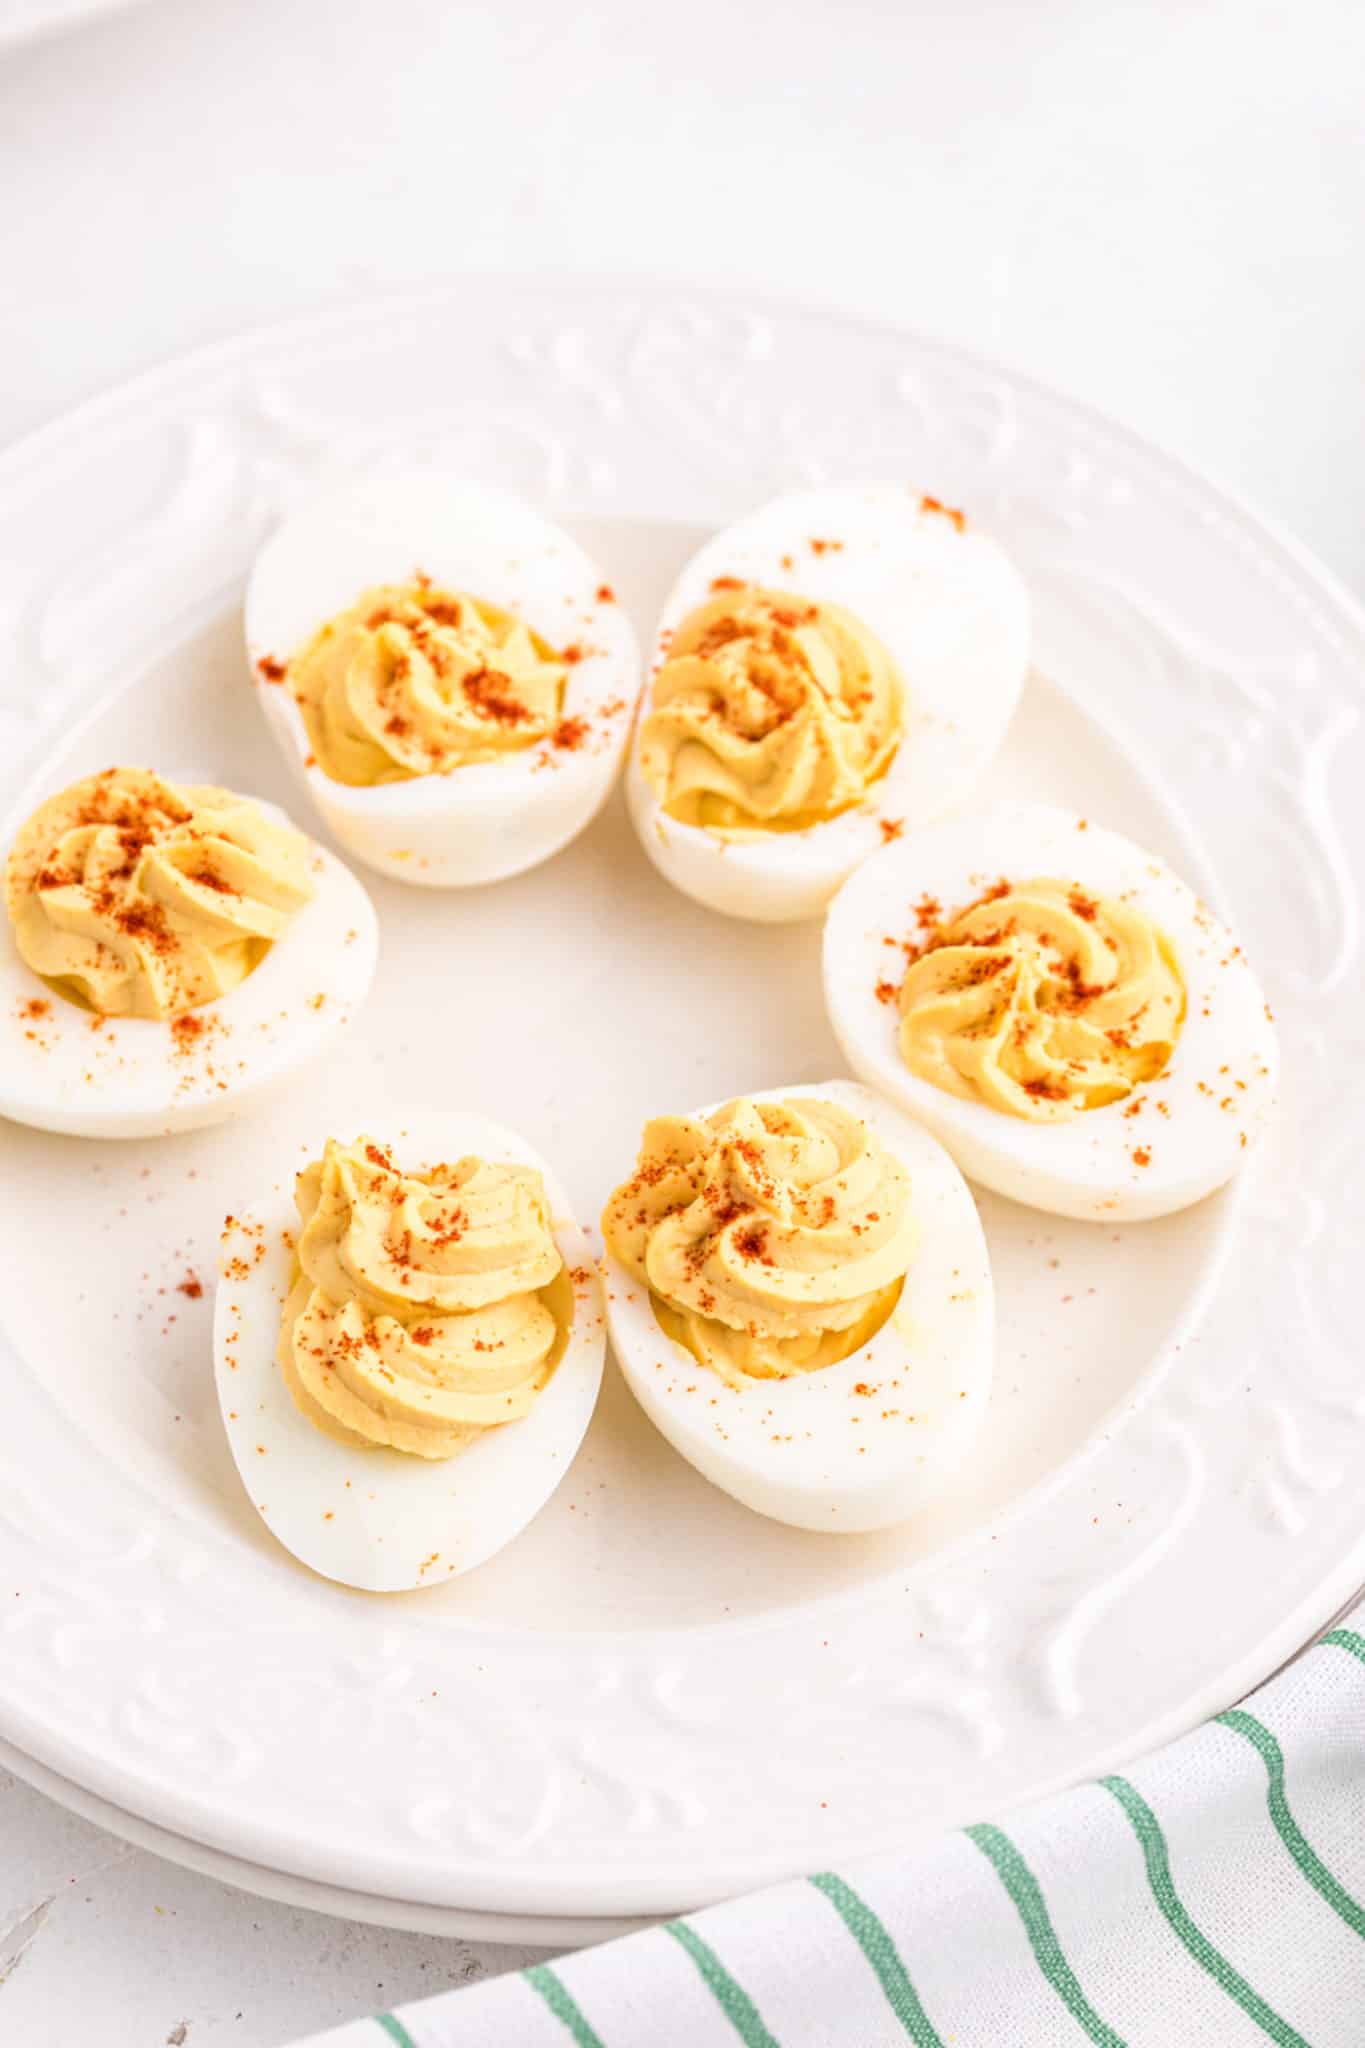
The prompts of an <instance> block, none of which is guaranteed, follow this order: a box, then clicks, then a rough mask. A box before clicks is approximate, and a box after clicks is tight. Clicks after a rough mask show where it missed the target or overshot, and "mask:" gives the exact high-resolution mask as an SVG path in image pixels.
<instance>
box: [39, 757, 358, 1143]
mask: <svg viewBox="0 0 1365 2048" xmlns="http://www.w3.org/2000/svg"><path fill="white" fill-rule="evenodd" d="M33 808H34V799H33V798H32V796H26V797H25V799H24V800H23V802H22V803H21V804H20V805H19V807H18V808H17V810H16V813H15V815H14V817H13V818H12V819H11V820H10V828H9V831H8V833H7V835H6V843H8V842H9V841H11V840H12V839H13V837H14V832H15V830H16V829H17V826H18V824H19V823H20V822H21V820H22V819H23V818H24V817H26V816H27V815H28V813H29V811H31V810H32V809H33ZM260 808H261V809H262V810H263V811H265V812H267V813H269V814H270V815H271V816H273V817H275V818H277V819H278V820H279V821H280V822H281V823H283V824H290V823H292V821H291V820H289V819H287V818H286V817H285V816H284V813H283V812H281V811H279V810H277V809H276V807H275V806H274V805H273V804H266V803H262V804H261V806H260ZM311 871H312V879H313V883H314V888H315V892H316V893H315V894H314V896H313V897H312V899H311V901H309V902H308V903H305V904H304V906H303V908H302V909H301V910H300V911H298V913H297V914H296V915H295V916H294V918H293V919H292V920H291V921H290V923H289V925H288V926H287V927H286V929H285V932H284V934H283V936H282V937H281V938H279V939H277V940H276V942H275V944H274V945H273V946H272V947H271V948H270V951H269V952H268V953H267V954H266V956H265V958H264V959H263V960H262V961H261V963H260V965H259V966H258V967H256V968H255V969H254V971H253V972H252V973H251V974H249V975H248V976H247V978H246V980H245V981H244V982H242V983H240V984H239V986H238V987H236V988H235V989H232V990H230V991H229V993H228V994H227V995H224V996H219V997H217V998H216V999H215V1000H214V1001H213V1002H209V1003H202V1004H200V1006H199V1007H198V1008H197V1009H194V1010H187V1011H186V1012H185V1013H184V1014H183V1015H182V1016H181V1017H179V1018H174V1019H166V1018H148V1017H100V1016H97V1015H95V1014H94V1012H93V1011H90V1010H86V1009H83V1008H81V1007H80V1006H79V1005H78V1004H76V1003H73V1002H70V1001H68V1000H67V998H65V997H64V996H61V995H58V994H56V993H54V991H53V990H52V989H50V988H49V987H48V986H47V984H46V983H45V982H44V981H42V980H41V979H40V978H39V976H38V975H36V974H35V973H34V972H33V970H32V968H31V967H29V966H28V965H27V964H26V963H25V962H24V960H23V959H21V957H20V955H19V952H18V950H17V948H16V946H15V943H14V932H13V928H12V927H11V925H10V922H9V919H8V918H6V917H4V916H3V915H2V914H0V1116H4V1117H9V1118H11V1119H12V1121H13V1122H15V1123H20V1124H32V1125H34V1126H36V1128H37V1129H39V1130H43V1131H62V1132H66V1133H68V1134H69V1135H70V1136H73V1137H78V1138H146V1137H160V1136H165V1135H168V1134H169V1133H171V1132H173V1131H191V1130H198V1129H202V1128H203V1127H204V1126H205V1125H207V1124H217V1123H224V1122H226V1121H227V1120H228V1118H230V1117H235V1116H240V1115H241V1114H242V1113H243V1112H244V1111H246V1110H248V1109H252V1108H254V1107H255V1106H256V1105H257V1104H258V1103H259V1102H260V1101H261V1100H262V1099H264V1098H266V1097H268V1096H269V1095H270V1094H271V1093H272V1092H273V1091H274V1090H275V1089H277V1088H279V1087H280V1086H281V1085H282V1084H283V1083H284V1082H286V1081H287V1080H288V1079H289V1078H290V1077H291V1076H292V1075H294V1074H296V1073H297V1072H298V1071H299V1069H300V1068H302V1067H303V1066H305V1065H306V1064H307V1063H308V1062H309V1061H310V1060H313V1059H316V1058H317V1057H318V1055H319V1054H320V1053H321V1052H322V1051H323V1050H324V1048H325V1047H326V1045H327V1044H328V1042H329V1041H330V1040H331V1038H332V1037H333V1035H334V1034H335V1033H336V1032H337V1031H339V1030H340V1029H341V1027H342V1026H343V1025H344V1024H347V1023H349V1022H350V1019H351V1017H352V1016H353V1015H354V1013H355V1011H356V1010H357V1009H358V1008H359V1006H360V1004H361V1003H362V1002H363V1001H364V999H365V996H366V995H367V994H368V992H369V987H370V983H371V981H372V980H373V979H374V970H375V961H376V958H377V955H378V949H379V932H378V926H377V924H376V921H375V914H374V909H373V906H372V905H371V903H370V899H369V897H368V896H367V895H366V893H365V891H364V890H363V889H362V888H361V886H360V884H359V882H358V881H357V880H356V878H355V876H354V875H353V874H352V873H351V871H350V869H349V868H347V867H345V866H344V865H343V863H342V862H341V861H339V860H338V859H337V858H336V857H335V855H333V854H330V853H327V852H325V851H324V850H323V848H322V847H320V846H316V845H314V846H312V848H311Z"/></svg>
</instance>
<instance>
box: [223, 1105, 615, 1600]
mask: <svg viewBox="0 0 1365 2048" xmlns="http://www.w3.org/2000/svg"><path fill="white" fill-rule="evenodd" d="M213 1337H214V1362H215V1374H216V1379H217V1387H218V1399H219V1403H220V1405H221V1407H222V1412H223V1420H224V1424H225V1426H226V1429H227V1434H228V1441H229V1443H230V1445H231V1447H232V1455H233V1457H234V1459H235V1460H236V1463H237V1469H238V1471H239V1472H240V1474H241V1477H242V1482H243V1484H244V1486H245V1487H246V1490H247V1493H248V1495H249V1496H250V1498H251V1501H252V1504H253V1505H254V1507H255V1508H256V1511H257V1513H258V1514H259V1515H260V1517H261V1519H262V1520H263V1521H264V1522H265V1524H266V1526H267V1527H268V1528H269V1530H270V1531H271V1534H272V1535H274V1536H275V1537H277V1538H278V1540H279V1541H280V1542H281V1543H282V1544H283V1545H284V1547H285V1548H286V1550H290V1551H292V1552H293V1554H294V1556H295V1557H297V1558H299V1559H300V1560H301V1561H302V1563H304V1564H306V1565H308V1566H310V1567H311V1569H312V1570H313V1571H315V1572H319V1573H321V1574H322V1575H323V1576H324V1577H325V1578H329V1579H336V1580H339V1581H340V1582H341V1583H342V1584H344V1585H347V1586H357V1587H360V1588H362V1589H364V1590H366V1591H369V1592H399V1591H403V1590H405V1589H408V1588H411V1587H415V1586H432V1585H439V1584H440V1583H441V1582H442V1581H443V1580H445V1579H449V1578H454V1577H455V1576H457V1575H458V1574H459V1573H461V1572H466V1571H470V1570H472V1569H473V1567H474V1566H475V1565H477V1564H481V1563H482V1562H483V1561H484V1559H485V1558H488V1557H491V1556H492V1555H493V1553H494V1552H495V1551H497V1550H501V1549H502V1548H503V1546H504V1545H505V1544H507V1543H510V1542H511V1540H512V1538H513V1537H514V1536H516V1535H518V1534H519V1533H520V1531H521V1530H522V1529H524V1528H525V1526H526V1524H527V1523H528V1522H529V1521H530V1520H531V1519H532V1517H533V1516H535V1515H537V1514H538V1513H539V1512H540V1510H541V1508H542V1507H544V1505H545V1503H546V1501H547V1500H548V1499H549V1498H550V1495H551V1494H552V1493H553V1492H554V1490H555V1488H556V1487H557V1486H558V1485H559V1482H560V1480H561V1479H562V1478H563V1477H564V1475H565V1473H566V1472H567V1471H568V1469H569V1466H570V1465H571V1464H572V1462H573V1458H574V1454H575V1452H576V1451H577V1449H578V1446H579V1444H580V1443H581V1442H582V1440H583V1435H584V1432H585V1431H586V1429H587V1427H588V1423H589V1421H590V1420H591V1417H592V1411H593V1408H594V1406H595V1404H596V1401H597V1392H598V1388H599V1386H600V1384H601V1379H602V1359H603V1355H604V1351H605V1346H606V1335H605V1327H604V1318H603V1312H602V1286H601V1280H600V1277H599V1276H598V1273H597V1271H596V1268H595V1267H594V1265H593V1263H592V1255H591V1252H590V1250H589V1248H588V1243H587V1240H586V1238H585V1237H584V1235H583V1233H582V1231H581V1230H580V1229H579V1227H578V1225H577V1224H576V1223H575V1222H574V1220H573V1217H572V1216H571V1215H570V1213H569V1208H568V1204H567V1202H566V1201H565V1199H564V1196H563V1194H562V1192H561V1190H560V1189H559V1187H558V1186H557V1184H556V1182H555V1180H554V1177H553V1176H552V1174H551V1173H550V1171H549V1168H548V1167H547V1166H546V1165H545V1163H544V1161H543V1160H542V1159H540V1158H539V1157H538V1155H537V1154H536V1153H535V1152H534V1151H532V1149H531V1147H530V1146H529V1145H526V1144H525V1143H523V1141H522V1140H521V1139H520V1138H518V1137H517V1136H516V1134H515V1133H514V1132H512V1131H508V1130H504V1129H503V1128H502V1127H501V1126H500V1125H498V1124H494V1123H490V1122H488V1121H487V1119H485V1118H483V1117H478V1116H468V1115H465V1114H463V1113H461V1112H453V1111H433V1110H427V1109H423V1110H422V1111H421V1112H420V1114H414V1116H413V1117H412V1119H411V1125H410V1128H409V1129H408V1130H407V1131H405V1132H404V1133H403V1136H402V1144H401V1148H398V1147H395V1148H390V1146H389V1145H387V1144H385V1143H383V1142H381V1141H380V1140H378V1139H375V1138H367V1137H357V1138H355V1139H354V1140H350V1141H338V1140H335V1139H329V1140H328V1141H327V1143H326V1144H325V1145H324V1147H323V1149H322V1152H321V1156H320V1157H319V1158H317V1159H315V1160H313V1161H311V1162H310V1164H309V1165H307V1166H306V1167H305V1168H304V1169H303V1171H302V1172H301V1173H300V1174H299V1175H298V1178H297V1182H296V1185H295V1191H294V1202H293V1203H292V1204H291V1203H290V1202H289V1200H288V1198H287V1196H286V1195H284V1194H283V1192H281V1193H279V1194H277V1195H274V1196H271V1197H268V1198H267V1199H265V1200H263V1201H261V1202H259V1203H258V1204H257V1205H256V1206H255V1207H254V1208H252V1209H251V1210H249V1211H247V1212H245V1213H244V1214H243V1215H241V1216H230V1217H229V1218H228V1220H227V1223H226V1225H225V1228H224V1231H223V1249H222V1258H221V1262H220V1277H219V1283H218V1292H217V1298H216V1301H215V1304H214V1325H213Z"/></svg>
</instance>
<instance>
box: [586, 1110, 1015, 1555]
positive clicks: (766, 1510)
mask: <svg viewBox="0 0 1365 2048" xmlns="http://www.w3.org/2000/svg"><path fill="white" fill-rule="evenodd" d="M784 1097H785V1098H795V1099H797V1100H800V1099H802V1098H803V1097H814V1098H818V1099H822V1100H824V1101H827V1102H834V1103H837V1104H839V1105H840V1106H842V1107H843V1108H845V1109H848V1110H851V1111H852V1112H853V1114H854V1115H855V1116H858V1117H860V1118H861V1119H862V1120H863V1122H864V1123H865V1124H866V1125H867V1126H868V1128H869V1129H870V1130H871V1131H872V1132H873V1134H874V1135H875V1136H876V1137H877V1138H879V1139H880V1140H881V1142H882V1144H883V1145H884V1146H885V1147H886V1148H887V1150H888V1151H889V1152H891V1153H893V1154H894V1155H895V1156H896V1158H898V1159H899V1160H901V1161H902V1163H903V1164H904V1165H905V1166H906V1167H907V1168H908V1169H909V1172H910V1202H911V1210H912V1213H913V1216H914V1221H915V1231H916V1236H915V1250H914V1255H913V1259H912V1262H911V1265H910V1269H909V1272H908V1274H907V1276H906V1281H905V1286H904V1289H903V1291H902V1293H901V1297H900V1300H899V1302H898V1303H897V1305H896V1308H895V1310H894V1312H893V1314H892V1315H891V1317H890V1319H889V1320H888V1321H887V1322H886V1323H884V1324H883V1325H882V1327H881V1329H880V1330H879V1331H878V1332H877V1334H876V1335H875V1336H874V1337H873V1338H872V1339H871V1341H870V1342H869V1343H867V1344H865V1345H864V1346H863V1347H862V1349H861V1350H859V1351H855V1352H853V1353H852V1354H851V1356H849V1357H848V1358H845V1359H841V1360H840V1361H839V1363H838V1364H837V1365H830V1366H826V1367H824V1368H823V1369H822V1370H820V1371H818V1372H811V1373H805V1374H798V1375H796V1376H795V1377H793V1378H791V1379H787V1380H758V1379H755V1380H750V1381H749V1382H748V1383H747V1384H746V1385H744V1386H743V1387H739V1388H737V1387H733V1386H731V1385H730V1384H729V1383H728V1381H726V1380H723V1379H721V1378H720V1376H719V1375H718V1374H717V1373H714V1372H712V1371H711V1370H710V1369H709V1368H708V1367H706V1366H704V1365H702V1364H700V1363H699V1362H698V1360H697V1359H695V1358H694V1357H693V1356H692V1354H691V1352H690V1351H687V1350H685V1349H684V1348H683V1347H682V1346H680V1345H677V1344H674V1343H673V1342H672V1341H671V1339H669V1338H668V1337H666V1336H665V1335H664V1333H663V1331H662V1329H661V1328H660V1327H659V1323H658V1321H657V1319H656V1317H655V1314H654V1309H653V1305H652V1303H651V1301H650V1297H649V1291H648V1289H647V1288H645V1287H643V1286H641V1285H640V1284H639V1283H638V1282H637V1281H636V1280H634V1279H633V1278H632V1277H631V1275H630V1274H629V1273H627V1272H626V1270H625V1269H624V1267H622V1266H620V1265H619V1264H618V1263H617V1262H616V1261H615V1260H614V1259H611V1258H608V1259H607V1261H606V1267H605V1270H606V1275H607V1317H608V1323H609V1326H610V1330H611V1341H612V1349H613V1350H614V1351H615V1353H616V1357H617V1360H618V1362H619V1363H620V1366H621V1370H622V1372H623V1373H624V1374H625V1376H626V1379H627V1380H628V1382H629V1383H630V1388H631V1391H632V1392H633V1394H634V1395H635V1398H636V1400H637V1401H638V1402H639V1403H640V1406H641V1407H642V1408H643V1409H644V1411H645V1413H646V1415H648V1417H649V1419H650V1421H651V1422H653V1423H654V1425H655V1427H656V1428H657V1429H658V1430H659V1431H660V1432H661V1433H662V1434H663V1435H664V1436H666V1437H667V1439H668V1441H669V1442H670V1443H671V1444H672V1446H673V1448H674V1450H676V1451H678V1452H679V1453H680V1454H681V1456H683V1457H684V1458H686V1459H687V1461H688V1463H689V1464H692V1465H695V1466H696V1468H697V1470H698V1471H699V1472H700V1473H701V1474H702V1476H703V1477H704V1478H706V1479H709V1480H710V1481H711V1483H712V1485H714V1486H718V1487H720V1488H721V1490H722V1491H723V1492H725V1493H729V1494H733V1496H734V1498H735V1499H736V1500H738V1501H742V1502H743V1503H744V1505H745V1507H749V1508H752V1509H753V1510H754V1511H755V1513H757V1514H760V1515H768V1516H770V1517H771V1518H772V1519H773V1520H774V1521H778V1522H789V1523H791V1524H792V1525H793V1526H794V1527H796V1528H799V1529H819V1530H830V1531H834V1532H836V1533H838V1532H848V1531H856V1530H867V1529H882V1528H886V1527H888V1526H889V1525H891V1524H892V1523H895V1522H901V1521H904V1520H905V1519H906V1518H907V1517H908V1516H910V1515H913V1514H915V1513H916V1512H917V1511H918V1510H919V1509H920V1508H921V1507H923V1506H924V1504H925V1503H926V1502H927V1501H929V1500H931V1499H932V1498H933V1497H934V1495H935V1494H937V1493H938V1492H940V1491H941V1490H942V1488H943V1487H944V1486H946V1485H947V1484H948V1482H949V1481H950V1480H951V1479H952V1477H953V1474H954V1473H955V1472H956V1471H957V1470H958V1468H959V1467H960V1466H961V1464H962V1461H963V1459H964V1458H965V1457H966V1455H967V1453H968V1451H969V1449H970V1447H971V1442H972V1439H973V1437H974V1436H975V1434H976V1432H977V1430H978V1428H979V1427H980V1424H981V1421H982V1419H983V1417H984V1415H985V1410H986V1402H987V1399H988V1397H989V1394H990V1386H991V1374H992V1369H993V1364H994V1341H995V1339H994V1303H993V1293H992V1287H991V1270H990V1262H989V1260H988V1258H987V1254H986V1241H985V1238H984V1236H983V1234H982V1230H981V1222H980V1219H979V1217H978V1216H977V1213H976V1205H975V1204H974V1202H973V1201H972V1197H971V1194H970V1192H969V1190H968V1188H967V1185H966V1183H965V1181H964V1180H963V1178H962V1176H961V1174H960V1173H959V1172H958V1170H957V1168H956V1167H955V1166H954V1165H953V1162H952V1160H951V1159H950V1158H949V1157H948V1155H947V1153H946V1152H945V1151H944V1150H943V1148H942V1146H940V1145H939V1144H937V1143H936V1142H935V1140H934V1139H933V1138H931V1137H930V1136H929V1135H928V1133H927V1132H926V1131H923V1130H921V1129H920V1128H919V1127H918V1126H917V1125H916V1124H913V1123H911V1122H910V1120H909V1119H908V1118H907V1117H904V1116H902V1115H901V1114H900V1112H899V1111H898V1110H896V1109H893V1108H892V1106H891V1104H890V1103H888V1102H887V1101H885V1100H884V1099H883V1098H882V1097H880V1096H877V1095H874V1094H873V1093H872V1092H871V1091H870V1090H869V1089H866V1088H860V1087H858V1086H857V1084H856V1083H854V1082H852V1081H827V1082H824V1083H823V1084H821V1085H819V1086H810V1087H800V1088H771V1089H768V1090H766V1091H765V1092H764V1093H763V1094H760V1095H756V1096H755V1097H754V1100H755V1101H758V1102H765V1101H776V1100H780V1099H782V1098H784ZM708 1113H709V1112H708V1111H707V1110H701V1111H699V1112H697V1114H699V1115H702V1116H705V1115H707V1114H708Z"/></svg>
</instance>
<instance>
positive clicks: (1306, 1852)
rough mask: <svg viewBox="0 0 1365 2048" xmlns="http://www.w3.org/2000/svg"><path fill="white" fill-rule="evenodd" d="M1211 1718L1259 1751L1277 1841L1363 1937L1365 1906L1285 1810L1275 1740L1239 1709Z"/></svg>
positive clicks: (1281, 1760) (1281, 1761)
mask: <svg viewBox="0 0 1365 2048" xmlns="http://www.w3.org/2000/svg"><path fill="white" fill-rule="evenodd" d="M1215 1719H1217V1720H1219V1721H1221V1722H1222V1723H1223V1725H1224V1727H1225V1728H1232V1729H1235V1730H1236V1732H1237V1734H1238V1735H1244V1736H1245V1737H1246V1739H1247V1741H1248V1742H1249V1743H1251V1744H1252V1746H1253V1747H1254V1748H1256V1749H1258V1750H1259V1751H1260V1753H1261V1758H1262V1761H1263V1762H1264V1764H1265V1767H1266V1774H1267V1776H1268V1778H1269V1780H1270V1784H1269V1789H1268V1791H1267V1794H1266V1803H1267V1805H1268V1806H1269V1808H1270V1818H1271V1819H1272V1820H1273V1821H1274V1823H1275V1828H1276V1832H1277V1833H1278V1835H1279V1837H1280V1840H1281V1841H1282V1842H1283V1843H1284V1846H1285V1848H1286V1849H1287V1850H1288V1851H1289V1853H1290V1855H1291V1856H1292V1857H1293V1859H1294V1861H1295V1862H1296V1863H1297V1864H1298V1866H1299V1869H1300V1870H1301V1871H1302V1872H1303V1874H1304V1876H1305V1877H1306V1878H1307V1879H1308V1882H1309V1883H1310V1884H1311V1885H1312V1886H1313V1888H1314V1890H1315V1891H1319V1892H1321V1893H1322V1896H1323V1897H1324V1899H1326V1901H1327V1903H1328V1905H1329V1906H1330V1907H1331V1908H1332V1910H1333V1912H1334V1913H1339V1914H1340V1915H1341V1917H1342V1919H1343V1920H1344V1921H1345V1922H1346V1925H1347V1926H1348V1927H1351V1928H1354V1930H1355V1932H1356V1933H1357V1934H1365V1906H1361V1905H1359V1904H1358V1903H1357V1901H1356V1900H1355V1899H1353V1898H1352V1897H1351V1894H1350V1893H1349V1892H1348V1891H1347V1889H1346V1887H1345V1885H1342V1884H1338V1882H1337V1880H1336V1879H1335V1878H1334V1877H1333V1875H1332V1873H1331V1871H1330V1870H1329V1869H1328V1868H1327V1865H1326V1864H1325V1863H1324V1862H1323V1860H1322V1858H1321V1857H1320V1856H1319V1855H1318V1854H1317V1852H1316V1851H1315V1850H1314V1849H1313V1847H1312V1846H1311V1844H1310V1843H1309V1841H1308V1839H1307V1837H1306V1836H1305V1835H1304V1832H1303V1829H1302V1828H1301V1827H1300V1826H1299V1824H1298V1822H1297V1821H1296V1820H1295V1818H1294V1816H1293V1814H1292V1813H1291V1812H1290V1810H1289V1800H1288V1797H1287V1795H1286V1793H1285V1789H1284V1751H1283V1750H1282V1749H1281V1748H1280V1745H1279V1743H1278V1742H1277V1741H1276V1740H1275V1737H1274V1736H1273V1735H1272V1734H1271V1732H1270V1730H1269V1729H1268V1728H1267V1727H1266V1726H1265V1725H1264V1724H1263V1723H1262V1722H1260V1721H1258V1720H1257V1719H1256V1718H1255V1716H1254V1715H1253V1714H1244V1713H1243V1712H1242V1711H1241V1709H1240V1708H1239V1707H1230V1708H1229V1709H1228V1711H1227V1713H1226V1714H1218V1715H1216V1716H1215Z"/></svg>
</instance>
